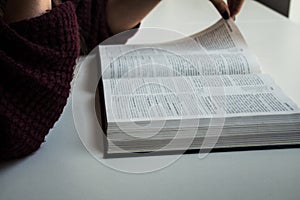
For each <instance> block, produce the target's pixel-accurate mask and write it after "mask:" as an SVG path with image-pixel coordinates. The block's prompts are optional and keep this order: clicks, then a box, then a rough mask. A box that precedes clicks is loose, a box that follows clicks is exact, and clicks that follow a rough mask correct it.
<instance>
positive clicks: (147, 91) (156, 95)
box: [103, 74, 299, 122]
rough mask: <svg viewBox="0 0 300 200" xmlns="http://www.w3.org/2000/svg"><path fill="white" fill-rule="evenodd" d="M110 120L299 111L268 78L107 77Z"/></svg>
mask: <svg viewBox="0 0 300 200" xmlns="http://www.w3.org/2000/svg"><path fill="white" fill-rule="evenodd" d="M103 83H104V95H105V103H106V108H107V122H118V121H119V122H126V121H151V120H166V119H167V120H172V119H202V118H211V117H218V116H219V117H220V116H221V117H237V116H259V115H279V114H291V113H299V109H298V107H297V105H296V104H295V103H293V102H292V101H291V100H290V99H289V98H288V97H286V96H285V95H284V94H283V92H282V91H281V90H280V89H279V88H278V87H277V86H276V85H275V83H274V82H273V80H272V79H271V78H270V77H269V76H268V75H263V74H259V75H258V74H250V75H231V76H229V75H222V76H189V77H163V78H161V77H160V78H149V77H146V78H133V79H106V80H104V81H103Z"/></svg>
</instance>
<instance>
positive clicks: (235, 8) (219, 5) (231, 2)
mask: <svg viewBox="0 0 300 200" xmlns="http://www.w3.org/2000/svg"><path fill="white" fill-rule="evenodd" d="M209 1H210V2H211V3H212V4H213V5H214V6H215V7H216V9H217V10H218V11H219V13H220V14H221V15H222V17H223V18H224V19H229V17H231V18H233V19H234V18H235V16H236V15H237V14H238V13H239V11H240V10H241V8H242V6H243V3H244V1H245V0H227V4H226V3H225V2H224V1H223V0H209Z"/></svg>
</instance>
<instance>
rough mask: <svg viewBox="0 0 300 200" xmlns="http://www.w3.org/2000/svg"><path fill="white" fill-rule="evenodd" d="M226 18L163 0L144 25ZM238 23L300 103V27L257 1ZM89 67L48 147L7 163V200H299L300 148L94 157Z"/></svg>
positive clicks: (194, 24) (0, 193) (180, 25)
mask: <svg viewBox="0 0 300 200" xmlns="http://www.w3.org/2000/svg"><path fill="white" fill-rule="evenodd" d="M218 18H219V16H218V14H217V13H216V11H214V9H213V7H212V6H211V5H210V4H209V3H208V2H206V1H205V0H185V1H182V0H163V2H162V3H161V4H160V6H159V7H157V8H156V9H155V10H154V11H153V12H152V13H151V14H150V15H149V16H148V17H147V18H146V19H145V20H144V22H143V24H142V27H157V28H167V29H171V30H174V31H177V32H181V33H183V34H191V33H194V32H197V31H199V30H201V29H203V28H205V27H207V26H208V25H211V24H212V23H214V22H215V21H216V20H217V19H218ZM237 24H238V26H239V27H240V29H241V31H242V33H243V35H244V36H245V38H246V40H247V42H248V44H249V46H250V49H252V51H253V52H254V54H256V55H257V57H258V59H259V61H260V62H261V63H262V66H263V68H262V69H263V71H264V72H267V73H269V74H271V76H272V77H273V78H274V79H275V81H276V82H277V83H278V84H279V85H280V86H281V87H282V88H283V89H284V90H285V91H286V93H287V95H288V96H290V97H291V98H292V99H293V100H294V101H296V102H297V104H298V105H300V94H299V91H300V84H299V83H300V80H299V78H298V76H299V74H300V54H299V48H300V38H299V35H300V27H299V26H297V25H295V24H293V23H291V22H290V21H289V20H287V19H286V18H284V17H283V16H281V15H279V14H277V13H275V12H273V11H271V10H269V9H267V8H265V7H263V6H261V5H260V4H258V3H256V2H253V1H250V0H249V1H246V4H245V6H244V8H243V10H242V12H241V13H240V15H239V16H238V17H237ZM138 37H139V36H138V35H136V36H135V37H134V38H132V40H130V42H132V43H135V42H136V41H138ZM168 39H170V38H168ZM83 62H84V63H85V65H83V66H81V68H80V70H79V73H78V76H77V78H76V80H75V85H74V87H73V91H72V96H71V97H70V98H69V101H68V104H67V106H66V107H65V110H64V112H63V114H62V116H61V118H60V120H59V121H58V122H57V123H56V124H55V127H54V128H53V129H52V130H51V131H50V133H49V135H48V136H47V138H46V143H44V144H43V145H42V147H41V148H40V150H39V151H37V152H36V153H34V154H33V155H31V156H28V157H26V158H24V159H21V160H18V161H11V162H6V163H0V199H1V200H8V199H9V200H17V199H24V200H27V199H28V200H35V199H37V200H40V199H43V200H44V199H45V200H47V199H49V200H53V199H86V200H89V199H105V200H110V199H230V200H232V199H238V200H240V199H249V200H252V199H272V200H273V199H278V200H279V199H280V200H282V199H295V200H298V199H299V197H300V173H299V171H300V156H299V155H300V149H285V150H266V151H246V152H226V153H213V154H209V155H205V156H204V158H199V155H198V154H189V155H182V156H176V155H173V156H156V157H141V158H120V159H102V158H101V153H99V154H97V155H96V156H92V154H93V153H97V152H98V151H100V150H99V149H98V148H97V145H98V143H99V141H97V140H95V139H97V138H95V137H94V136H95V133H96V132H97V131H99V130H96V129H97V125H96V124H93V123H92V122H93V120H94V116H93V114H91V113H93V109H94V107H93V104H94V99H93V98H94V87H95V85H93V80H94V79H95V78H96V74H97V72H96V71H93V70H95V69H94V68H91V67H89V66H92V64H93V61H91V60H89V58H87V59H86V60H85V61H83ZM87 80H89V81H87ZM75 127H76V128H75ZM93 131H95V132H93ZM78 133H79V134H78ZM147 171H148V172H147Z"/></svg>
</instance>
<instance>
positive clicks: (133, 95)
mask: <svg viewBox="0 0 300 200" xmlns="http://www.w3.org/2000/svg"><path fill="white" fill-rule="evenodd" d="M99 61H100V62H99V65H100V66H99V67H101V73H102V79H101V80H100V82H99V94H100V99H101V102H100V105H101V116H102V119H101V123H102V127H103V131H104V132H105V135H106V138H105V147H106V153H107V155H110V156H113V155H123V154H124V155H130V154H131V153H143V152H144V153H161V152H168V153H169V152H176V153H179V152H186V151H187V150H189V151H190V150H197V152H199V150H201V151H211V150H212V151H226V150H236V149H238V150H243V149H252V148H255V149H257V148H259V149H261V148H277V147H292V146H297V145H298V144H300V109H299V108H298V107H297V105H296V104H295V103H294V102H293V101H292V100H291V99H289V98H288V97H287V96H286V95H285V94H284V93H283V92H282V91H281V89H280V88H279V87H278V86H277V85H276V84H275V83H274V81H273V80H272V78H271V77H270V76H268V75H266V74H262V73H261V70H260V64H259V63H258V61H257V59H256V57H255V56H254V55H253V54H252V53H251V52H250V51H249V49H248V47H247V45H246V42H245V40H244V39H243V37H242V35H241V33H240V31H239V30H238V27H237V26H236V25H235V23H234V22H233V21H232V20H220V21H218V22H217V23H216V24H214V25H213V26H211V27H210V28H208V29H206V30H204V31H202V32H200V33H198V34H195V35H193V36H191V37H188V38H183V39H180V40H176V41H173V42H166V43H162V44H152V45H105V46H101V45H100V46H99Z"/></svg>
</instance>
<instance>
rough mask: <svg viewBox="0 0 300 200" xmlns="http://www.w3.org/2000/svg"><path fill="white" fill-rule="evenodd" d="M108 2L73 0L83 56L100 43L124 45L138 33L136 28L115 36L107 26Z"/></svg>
mask: <svg viewBox="0 0 300 200" xmlns="http://www.w3.org/2000/svg"><path fill="white" fill-rule="evenodd" d="M107 1H108V0H90V1H85V0H71V2H72V3H73V4H74V6H75V8H76V14H77V20H78V25H79V32H80V36H81V47H82V52H81V53H83V54H85V53H88V52H90V51H91V50H92V49H93V48H94V47H95V46H97V45H98V44H99V43H102V44H124V43H126V42H127V40H128V39H129V38H130V37H132V36H133V35H134V34H135V33H136V30H137V29H136V28H138V27H139V26H140V24H138V25H137V26H135V27H133V30H131V31H126V32H124V33H122V34H118V36H117V37H113V38H112V39H110V40H106V39H107V38H109V37H111V36H113V34H112V32H111V31H110V28H109V26H108V24H107V17H106V5H107Z"/></svg>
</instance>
